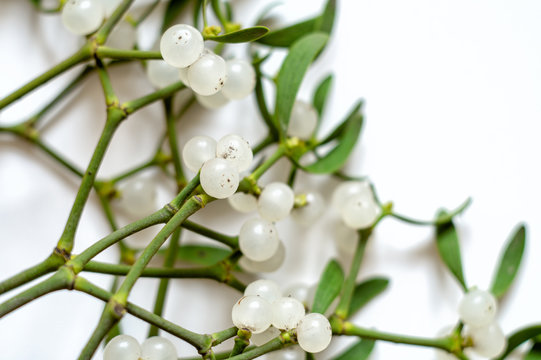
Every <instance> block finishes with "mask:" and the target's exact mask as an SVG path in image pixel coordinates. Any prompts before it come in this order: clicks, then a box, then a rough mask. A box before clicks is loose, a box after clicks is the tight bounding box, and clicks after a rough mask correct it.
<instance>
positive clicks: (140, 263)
mask: <svg viewBox="0 0 541 360" xmlns="http://www.w3.org/2000/svg"><path fill="white" fill-rule="evenodd" d="M209 201H212V198H211V197H209V196H207V195H194V196H192V197H191V198H190V199H188V200H187V201H186V202H185V203H184V205H183V206H182V207H181V208H180V210H179V211H178V212H177V213H176V214H175V215H173V217H172V218H171V220H169V221H168V222H167V224H165V226H164V227H163V228H162V229H161V230H160V232H159V233H158V234H157V235H156V236H155V237H154V239H153V240H152V241H151V242H150V244H149V245H148V246H147V247H146V248H145V250H143V252H142V253H141V254H140V255H139V258H138V259H137V261H136V262H135V264H133V266H132V267H131V269H130V271H129V272H128V274H127V275H126V278H125V279H124V281H123V282H122V284H121V285H120V288H119V289H118V292H117V293H116V295H115V298H116V299H117V301H119V302H120V303H121V304H124V303H126V300H127V299H128V295H129V293H130V291H131V289H132V288H133V286H134V285H135V282H136V281H137V279H138V278H139V276H141V274H142V273H143V270H144V269H145V267H146V266H147V265H148V263H149V262H150V260H151V259H152V257H153V256H154V255H155V254H156V253H157V252H158V250H159V249H160V247H161V246H162V245H163V243H164V242H165V240H166V239H167V238H168V237H169V235H171V234H172V233H173V231H175V229H176V228H178V227H179V226H180V225H181V224H182V222H183V221H184V220H186V218H188V217H189V216H190V215H192V214H193V213H195V212H196V211H197V210H199V209H201V208H202V207H204V206H205V205H206V204H207V203H208V202H209Z"/></svg>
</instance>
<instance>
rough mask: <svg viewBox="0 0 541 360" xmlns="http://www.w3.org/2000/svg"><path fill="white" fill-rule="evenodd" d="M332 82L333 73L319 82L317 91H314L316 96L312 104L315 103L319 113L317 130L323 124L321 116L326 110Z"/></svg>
mask: <svg viewBox="0 0 541 360" xmlns="http://www.w3.org/2000/svg"><path fill="white" fill-rule="evenodd" d="M332 82H333V76H332V74H331V75H328V76H327V77H326V78H325V79H323V80H322V81H321V82H320V83H319V85H318V86H317V88H316V91H315V92H314V97H313V98H312V104H313V105H314V108H315V109H316V111H317V114H318V119H317V126H316V130H315V131H316V132H317V129H319V125H320V124H321V118H322V117H323V111H324V110H325V104H326V103H327V98H328V96H329V91H330V90H331V85H332Z"/></svg>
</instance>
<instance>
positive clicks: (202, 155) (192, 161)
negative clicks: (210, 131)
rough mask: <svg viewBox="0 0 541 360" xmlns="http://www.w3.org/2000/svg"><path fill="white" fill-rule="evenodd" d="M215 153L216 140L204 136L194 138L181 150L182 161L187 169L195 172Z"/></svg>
mask: <svg viewBox="0 0 541 360" xmlns="http://www.w3.org/2000/svg"><path fill="white" fill-rule="evenodd" d="M215 153H216V140H214V139H213V138H211V137H209V136H205V135H200V136H194V137H192V138H191V139H190V140H188V142H186V144H185V145H184V147H183V148H182V160H183V161H184V164H185V165H186V167H187V168H188V169H190V170H191V171H193V172H197V171H199V169H200V168H201V166H203V164H204V163H205V161H208V160H210V159H213V158H214V157H215Z"/></svg>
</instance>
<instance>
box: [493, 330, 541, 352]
mask: <svg viewBox="0 0 541 360" xmlns="http://www.w3.org/2000/svg"><path fill="white" fill-rule="evenodd" d="M540 334H541V325H533V326H529V327H527V328H523V329H520V330H517V331H515V332H514V333H513V334H512V335H511V336H509V337H508V338H507V349H506V350H505V352H504V353H503V355H502V356H500V357H499V358H498V360H503V359H505V357H506V356H507V355H509V354H510V353H511V352H512V351H513V350H515V349H516V348H517V347H519V346H520V345H521V344H523V343H525V342H526V341H528V340H530V339H533V338H535V337H536V336H539V335H540Z"/></svg>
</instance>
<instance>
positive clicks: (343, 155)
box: [303, 104, 364, 174]
mask: <svg viewBox="0 0 541 360" xmlns="http://www.w3.org/2000/svg"><path fill="white" fill-rule="evenodd" d="M355 109H360V104H358V105H357V106H356V107H355ZM363 120H364V118H363V115H362V114H361V113H360V112H358V111H357V112H353V113H351V114H350V115H349V117H348V118H347V119H346V120H345V121H344V122H343V123H342V124H341V125H339V126H338V128H337V129H336V130H335V131H334V132H333V133H332V134H331V136H333V139H334V138H337V140H338V144H337V145H336V146H335V147H334V148H333V149H332V150H331V151H329V152H328V153H327V154H325V155H324V156H322V157H319V159H318V160H316V161H315V162H314V163H312V164H310V165H308V166H304V167H303V169H304V170H305V171H307V172H311V173H313V174H330V173H333V172H335V171H337V170H339V169H340V168H342V166H343V165H344V164H345V162H346V161H347V159H348V157H349V155H350V154H351V152H352V151H353V148H354V147H355V144H357V141H358V140H359V134H360V133H361V129H362V126H363ZM329 141H330V140H329ZM320 144H323V142H322V143H320Z"/></svg>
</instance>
